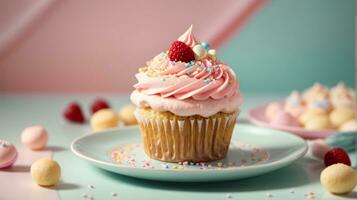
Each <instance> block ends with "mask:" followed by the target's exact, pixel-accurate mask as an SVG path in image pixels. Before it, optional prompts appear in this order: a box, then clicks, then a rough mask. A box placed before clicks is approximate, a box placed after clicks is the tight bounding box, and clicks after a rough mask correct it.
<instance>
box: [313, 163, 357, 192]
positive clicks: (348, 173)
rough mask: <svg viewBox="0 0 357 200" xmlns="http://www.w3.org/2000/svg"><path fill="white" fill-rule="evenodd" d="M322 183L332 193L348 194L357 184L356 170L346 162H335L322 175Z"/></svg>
mask: <svg viewBox="0 0 357 200" xmlns="http://www.w3.org/2000/svg"><path fill="white" fill-rule="evenodd" d="M320 181H321V184H322V185H323V186H324V187H325V188H326V190H328V191H329V192H331V193H334V194H347V193H349V192H351V191H352V190H353V188H354V187H355V186H356V184H357V175H356V172H354V171H353V169H352V168H351V167H350V166H347V165H345V164H341V163H338V164H334V165H330V166H328V167H327V168H325V169H324V170H323V171H322V172H321V175H320Z"/></svg>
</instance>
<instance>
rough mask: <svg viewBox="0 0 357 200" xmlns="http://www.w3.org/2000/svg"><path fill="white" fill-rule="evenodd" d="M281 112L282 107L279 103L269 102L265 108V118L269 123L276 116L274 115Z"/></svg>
mask: <svg viewBox="0 0 357 200" xmlns="http://www.w3.org/2000/svg"><path fill="white" fill-rule="evenodd" d="M283 110H284V109H283V105H282V104H281V103H279V102H271V103H269V104H268V106H267V107H266V108H265V117H266V118H267V119H268V121H271V120H272V119H273V118H274V117H275V116H276V114H278V113H279V112H281V111H283Z"/></svg>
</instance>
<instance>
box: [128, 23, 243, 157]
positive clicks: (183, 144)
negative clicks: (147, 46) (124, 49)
mask: <svg viewBox="0 0 357 200" xmlns="http://www.w3.org/2000/svg"><path fill="white" fill-rule="evenodd" d="M136 78H137V80H138V83H137V84H135V85H134V88H135V90H134V91H133V92H132V94H131V101H132V102H133V103H134V104H135V105H136V106H137V109H136V111H135V116H136V118H137V121H138V124H139V127H140V132H141V136H142V140H143V144H144V151H145V153H146V154H147V155H148V156H149V157H150V158H152V159H155V160H161V161H166V162H182V161H192V162H201V161H213V160H219V159H223V158H224V157H225V156H226V153H227V151H228V147H229V144H230V140H231V136H232V132H233V129H234V126H235V124H236V118H237V116H238V113H239V106H240V104H241V102H242V98H241V96H240V93H239V91H238V87H239V85H238V81H237V79H236V75H235V73H234V72H233V71H232V69H231V68H230V67H229V66H227V65H226V64H224V63H223V62H220V61H219V60H218V59H217V58H216V52H215V50H214V49H210V47H209V45H208V44H207V43H204V42H202V43H199V42H198V41H197V40H196V38H195V37H194V35H193V33H192V26H191V27H190V28H189V29H188V30H187V31H186V32H185V33H184V34H183V35H182V36H180V37H179V39H178V40H177V41H174V42H173V43H172V44H171V46H170V47H169V49H168V50H167V51H164V52H162V53H159V55H157V56H155V57H154V58H153V59H152V60H150V61H149V62H147V64H146V66H145V67H142V68H140V69H139V72H138V73H137V74H136Z"/></svg>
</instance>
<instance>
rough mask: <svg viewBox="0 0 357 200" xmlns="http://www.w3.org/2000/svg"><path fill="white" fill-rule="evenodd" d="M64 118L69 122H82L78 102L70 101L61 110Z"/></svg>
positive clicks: (82, 117)
mask: <svg viewBox="0 0 357 200" xmlns="http://www.w3.org/2000/svg"><path fill="white" fill-rule="evenodd" d="M63 116H64V118H66V119H67V120H68V121H69V122H74V123H80V124H82V123H84V121H85V120H84V116H83V113H82V109H81V107H80V106H79V104H78V103H76V102H72V103H70V104H68V105H67V107H66V109H65V110H64V112H63Z"/></svg>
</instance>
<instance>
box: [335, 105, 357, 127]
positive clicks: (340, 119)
mask: <svg viewBox="0 0 357 200" xmlns="http://www.w3.org/2000/svg"><path fill="white" fill-rule="evenodd" d="M355 117H356V111H354V110H353V109H351V108H345V107H339V108H335V109H334V110H333V111H332V112H331V113H330V121H331V123H332V125H333V126H334V127H335V128H339V127H340V126H341V125H342V124H344V123H345V122H347V121H349V120H351V119H354V118H355Z"/></svg>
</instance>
